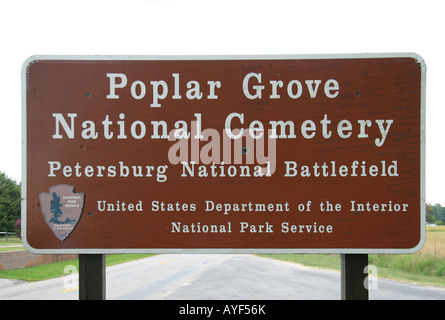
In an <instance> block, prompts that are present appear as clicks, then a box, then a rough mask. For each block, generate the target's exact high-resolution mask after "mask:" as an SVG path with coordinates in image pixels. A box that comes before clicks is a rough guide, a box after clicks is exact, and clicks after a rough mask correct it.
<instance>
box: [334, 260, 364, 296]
mask: <svg viewBox="0 0 445 320" xmlns="http://www.w3.org/2000/svg"><path fill="white" fill-rule="evenodd" d="M367 265H368V255H367V254H342V255H341V298H342V300H368V299H369V293H368V285H367V283H366V285H365V281H368V278H367V276H368V275H367V273H365V268H366V266H367Z"/></svg>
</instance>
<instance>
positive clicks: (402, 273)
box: [261, 226, 445, 288]
mask: <svg viewBox="0 0 445 320" xmlns="http://www.w3.org/2000/svg"><path fill="white" fill-rule="evenodd" d="M261 256H264V257H269V258H274V259H279V260H284V261H289V262H293V263H299V264H303V265H306V266H311V267H317V268H325V269H331V270H340V268H341V261H340V255H338V254H268V255H261ZM368 261H369V264H370V265H373V266H375V267H377V274H373V276H377V277H380V278H388V279H393V280H398V281H405V282H412V283H417V284H420V285H428V286H436V287H442V288H445V226H437V227H427V228H426V242H425V245H424V246H423V248H422V249H421V250H420V251H419V252H416V253H414V254H370V255H368Z"/></svg>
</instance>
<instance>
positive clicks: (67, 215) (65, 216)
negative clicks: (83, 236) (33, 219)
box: [39, 184, 85, 241]
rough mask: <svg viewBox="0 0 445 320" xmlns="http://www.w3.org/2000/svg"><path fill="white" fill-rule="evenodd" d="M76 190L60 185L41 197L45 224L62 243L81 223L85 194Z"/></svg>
mask: <svg viewBox="0 0 445 320" xmlns="http://www.w3.org/2000/svg"><path fill="white" fill-rule="evenodd" d="M74 190H75V187H74V186H71V185H68V184H59V185H56V186H52V187H50V188H49V192H48V193H47V192H42V193H41V194H40V195H39V199H40V210H41V211H42V214H43V217H44V219H45V222H46V224H47V225H48V227H49V228H50V229H51V231H52V232H53V233H54V235H55V236H56V238H57V239H59V240H61V241H64V240H65V239H66V238H68V236H69V235H70V234H71V232H73V230H74V228H75V227H76V226H77V223H79V220H80V217H81V215H82V211H83V207H84V204H85V194H84V193H80V192H75V191H74Z"/></svg>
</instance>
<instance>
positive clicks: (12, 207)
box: [0, 172, 21, 232]
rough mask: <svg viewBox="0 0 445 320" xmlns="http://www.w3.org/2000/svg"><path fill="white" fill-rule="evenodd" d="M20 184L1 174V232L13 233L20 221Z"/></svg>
mask: <svg viewBox="0 0 445 320" xmlns="http://www.w3.org/2000/svg"><path fill="white" fill-rule="evenodd" d="M20 202H21V193H20V184H17V183H16V182H15V181H14V180H12V179H10V178H9V177H8V176H6V174H5V173H4V172H0V231H9V232H11V231H13V230H14V226H15V223H16V221H17V220H18V219H20Z"/></svg>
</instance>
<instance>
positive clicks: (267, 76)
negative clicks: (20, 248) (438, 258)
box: [22, 54, 426, 253]
mask: <svg viewBox="0 0 445 320" xmlns="http://www.w3.org/2000/svg"><path fill="white" fill-rule="evenodd" d="M425 68H426V67H425V64H424V62H423V60H422V59H421V58H420V57H419V56H417V55H415V54H400V55H391V54H380V55H342V56H334V55H328V56H274V57H270V56H267V57H262V56H253V57H250V56H249V57H247V56H236V57H234V56H229V57H211V56H210V57H126V56H124V57H108V56H107V57H84V56H75V57H64V56H39V57H32V58H30V59H28V60H27V61H26V62H25V63H24V67H23V75H22V77H23V79H22V81H23V130H24V135H23V140H24V141H23V142H24V143H23V155H24V166H23V168H24V174H23V176H24V179H23V197H24V201H23V209H22V215H23V237H24V243H25V244H26V247H27V248H28V250H30V251H33V252H38V253H73V252H77V253H107V252H109V253H113V252H129V253H130V252H307V253H308V252H338V253H371V252H388V253H396V252H397V253H402V252H404V253H408V252H415V251H417V250H419V249H420V248H421V247H422V245H423V243H424V220H425V213H424V140H425V136H424V132H425V125H424V121H425V115H424V113H425V103H424V91H425V85H424V80H425Z"/></svg>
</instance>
